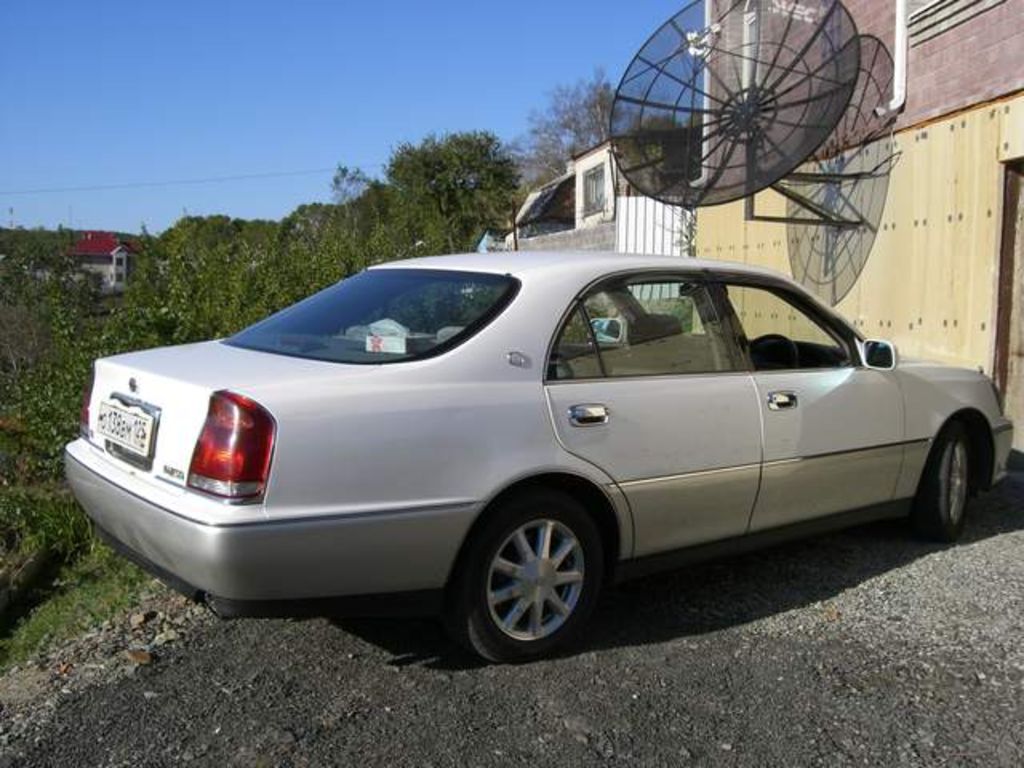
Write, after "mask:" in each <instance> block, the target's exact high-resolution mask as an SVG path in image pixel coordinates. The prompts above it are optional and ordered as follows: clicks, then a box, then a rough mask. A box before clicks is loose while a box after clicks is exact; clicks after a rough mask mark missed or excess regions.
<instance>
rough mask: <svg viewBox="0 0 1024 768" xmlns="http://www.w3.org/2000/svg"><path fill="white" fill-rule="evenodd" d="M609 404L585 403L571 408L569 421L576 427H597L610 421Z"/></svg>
mask: <svg viewBox="0 0 1024 768" xmlns="http://www.w3.org/2000/svg"><path fill="white" fill-rule="evenodd" d="M609 413H610V411H609V410H608V406H606V405H602V404H601V403H584V404H582V405H574V406H572V407H571V408H570V409H569V423H570V424H572V425H573V426H574V427H596V426H597V425H598V424H607V423H608V414H609Z"/></svg>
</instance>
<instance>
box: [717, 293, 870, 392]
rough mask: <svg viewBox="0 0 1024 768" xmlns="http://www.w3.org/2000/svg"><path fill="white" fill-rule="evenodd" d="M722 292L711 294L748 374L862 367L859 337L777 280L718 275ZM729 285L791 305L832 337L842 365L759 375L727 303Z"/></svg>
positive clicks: (786, 370)
mask: <svg viewBox="0 0 1024 768" xmlns="http://www.w3.org/2000/svg"><path fill="white" fill-rule="evenodd" d="M715 282H717V283H718V284H719V285H720V286H721V287H722V289H723V290H719V291H716V292H715V296H716V297H717V300H718V301H719V302H720V304H721V306H720V307H719V308H718V311H719V312H721V313H723V316H725V317H728V318H729V322H730V323H731V325H732V328H733V333H734V336H735V340H736V344H738V345H739V347H740V349H741V352H742V355H743V358H744V360H746V364H747V367H748V369H749V372H750V373H758V374H761V373H768V374H772V373H793V372H811V371H841V370H845V369H847V368H860V367H863V366H862V364H861V361H860V356H859V354H858V348H857V340H858V339H859V338H860V337H859V334H857V333H856V332H855V331H853V329H852V328H850V326H848V325H847V324H846V323H845V322H840V321H839V319H838V318H835V317H832V316H830V315H826V314H825V313H824V312H822V311H821V308H820V307H818V306H816V305H815V304H814V302H812V301H810V300H808V299H807V298H806V297H805V296H801V295H800V294H799V293H798V292H796V291H794V290H792V289H791V288H790V287H789V286H787V285H786V284H785V283H783V282H782V281H781V280H772V279H764V278H760V277H759V276H754V275H743V274H742V273H734V274H728V275H722V276H720V277H717V276H716V278H715ZM730 285H735V286H738V287H744V288H758V289H760V290H763V291H767V292H769V293H771V294H773V295H775V296H777V297H778V298H780V299H781V300H782V301H785V302H787V303H789V304H791V305H792V306H793V307H795V308H796V309H798V310H800V311H801V312H803V313H804V314H805V315H807V316H808V317H809V318H810V319H811V321H812V322H814V323H815V324H816V325H818V326H819V327H820V328H821V330H822V331H823V332H825V333H826V334H828V335H829V336H831V337H832V339H833V341H835V342H836V343H837V344H838V345H839V346H840V347H841V348H842V349H843V350H844V351H845V352H846V357H847V362H846V363H845V364H844V365H837V366H834V367H828V368H820V367H811V368H781V369H778V370H770V371H759V370H757V369H756V368H755V367H754V361H753V359H752V358H751V356H750V339H748V338H747V333H746V330H745V329H744V328H743V323H742V321H741V320H740V318H739V317H738V316H737V314H736V309H735V307H733V304H732V301H731V300H730V299H729V295H728V290H727V289H728V288H729V286H730Z"/></svg>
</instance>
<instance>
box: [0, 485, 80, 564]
mask: <svg viewBox="0 0 1024 768" xmlns="http://www.w3.org/2000/svg"><path fill="white" fill-rule="evenodd" d="M0 541H2V542H3V549H5V550H7V551H8V552H10V551H19V550H27V551H40V550H41V551H46V552H49V553H51V554H53V555H55V556H57V557H58V558H60V559H62V560H69V559H71V558H72V557H74V556H75V555H77V554H79V553H81V552H83V551H85V550H87V549H89V548H90V547H91V546H92V543H93V539H92V528H91V526H90V524H89V520H88V518H87V517H86V516H85V513H83V512H82V510H81V508H80V507H79V506H78V503H77V502H76V501H75V500H74V498H73V497H72V496H71V493H70V492H69V491H68V490H67V488H65V487H63V486H61V485H58V484H56V483H54V484H48V485H32V486H7V487H0Z"/></svg>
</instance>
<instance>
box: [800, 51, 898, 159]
mask: <svg viewBox="0 0 1024 768" xmlns="http://www.w3.org/2000/svg"><path fill="white" fill-rule="evenodd" d="M858 42H859V44H860V71H859V72H858V75H857V84H856V86H855V87H854V89H853V94H852V95H851V97H850V103H849V104H848V105H847V106H846V112H844V113H843V116H842V118H841V119H840V120H839V123H838V124H837V125H836V127H835V129H834V130H833V131H832V133H831V134H830V135H829V137H828V138H827V139H826V140H825V143H824V144H822V145H821V146H820V147H819V148H818V150H817V151H816V152H815V153H814V155H813V157H814V158H815V159H816V160H825V159H828V158H830V157H833V156H835V155H837V154H839V153H840V152H842V151H843V150H845V149H848V148H850V147H856V146H858V145H860V144H864V143H866V142H869V141H874V140H875V139H878V138H879V137H881V136H884V135H886V134H887V133H889V131H890V130H891V129H892V126H893V123H895V122H896V113H895V112H892V111H890V110H887V109H884V108H883V109H881V110H880V109H879V107H884V106H885V103H886V102H887V101H888V100H889V94H890V93H892V78H893V65H892V56H891V55H890V54H889V51H888V49H887V48H886V47H885V43H883V42H882V41H881V40H879V39H878V38H877V37H875V36H874V35H860V36H859V38H858Z"/></svg>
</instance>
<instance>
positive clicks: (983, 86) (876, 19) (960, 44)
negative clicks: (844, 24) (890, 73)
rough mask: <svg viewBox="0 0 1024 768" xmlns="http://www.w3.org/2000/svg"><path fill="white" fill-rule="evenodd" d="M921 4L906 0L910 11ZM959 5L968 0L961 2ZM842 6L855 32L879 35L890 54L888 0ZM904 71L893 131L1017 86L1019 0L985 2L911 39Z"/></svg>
mask: <svg viewBox="0 0 1024 768" xmlns="http://www.w3.org/2000/svg"><path fill="white" fill-rule="evenodd" d="M926 4H927V3H926V2H924V1H923V0H911V3H910V6H911V9H914V8H919V7H923V6H924V5H926ZM959 5H961V6H965V7H966V6H968V5H971V3H970V2H969V0H961V2H960V3H959ZM976 5H977V6H979V7H981V6H984V5H985V3H977V4H976ZM846 6H847V8H849V10H850V13H851V14H853V18H854V21H856V22H857V27H858V29H859V30H860V32H861V33H862V34H872V35H875V36H876V37H878V38H880V39H881V40H882V41H883V42H884V43H885V44H886V46H888V47H889V49H890V52H891V51H892V44H893V26H894V23H895V22H894V17H893V14H894V10H895V2H894V0H846ZM913 32H914V26H913V25H911V34H912V35H913ZM907 73H908V78H907V105H906V109H905V110H904V112H903V114H902V115H901V116H900V119H899V122H898V123H897V125H896V127H897V129H901V128H908V127H910V126H913V125H916V124H918V123H920V122H922V121H924V120H928V119H930V118H933V117H938V116H939V115H944V114H948V113H949V112H955V111H957V110H959V109H963V108H965V107H969V106H971V105H973V104H978V103H980V102H983V101H987V100H989V99H993V98H995V97H997V96H1002V95H1005V94H1009V93H1013V92H1014V91H1018V90H1021V89H1022V88H1024V0H1002V2H999V3H998V4H996V5H989V7H987V8H985V9H984V10H982V11H981V12H980V13H978V14H977V15H975V16H972V17H970V18H968V19H967V20H966V21H963V22H962V23H960V24H957V25H955V26H952V27H951V28H949V29H947V30H946V31H944V32H942V34H939V35H937V36H935V37H933V38H931V39H929V40H925V41H923V42H919V43H918V42H915V41H914V40H913V37H912V38H911V48H910V58H909V61H908V65H907Z"/></svg>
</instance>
